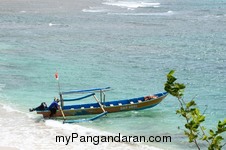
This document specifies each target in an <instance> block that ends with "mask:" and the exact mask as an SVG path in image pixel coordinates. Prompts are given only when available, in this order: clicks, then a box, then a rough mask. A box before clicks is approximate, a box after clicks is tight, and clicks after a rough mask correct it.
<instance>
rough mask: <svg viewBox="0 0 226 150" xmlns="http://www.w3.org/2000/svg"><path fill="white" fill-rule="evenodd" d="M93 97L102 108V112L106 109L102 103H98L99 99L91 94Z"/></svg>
mask: <svg viewBox="0 0 226 150" xmlns="http://www.w3.org/2000/svg"><path fill="white" fill-rule="evenodd" d="M93 97H94V98H95V100H96V101H97V103H99V105H100V107H101V109H102V110H103V112H106V110H105V109H104V107H103V105H102V104H101V103H100V101H99V100H98V98H97V97H96V95H93Z"/></svg>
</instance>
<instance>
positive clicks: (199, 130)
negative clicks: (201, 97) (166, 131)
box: [165, 70, 226, 150]
mask: <svg viewBox="0 0 226 150" xmlns="http://www.w3.org/2000/svg"><path fill="white" fill-rule="evenodd" d="M174 73H175V71H174V70H171V71H170V72H169V73H168V74H167V81H166V83H165V90H166V91H167V92H168V93H169V94H171V95H172V96H174V97H176V98H177V99H178V101H179V103H180V109H178V110H176V113H177V114H180V115H181V116H182V117H184V118H185V120H186V123H185V125H184V126H185V130H184V134H185V135H186V136H187V137H188V139H189V142H190V143H195V145H196V146H197V148H198V149H200V146H199V144H198V140H202V141H206V142H207V144H208V150H221V149H222V147H223V146H224V145H225V144H226V143H225V144H222V141H223V140H224V138H223V137H222V136H221V134H222V133H223V132H226V119H225V120H224V121H219V122H218V126H217V130H216V131H213V130H209V134H206V133H205V132H204V131H205V130H206V128H205V127H204V126H201V123H203V122H204V121H205V116H204V115H203V114H201V113H200V110H199V109H198V108H197V104H196V102H195V100H191V101H189V102H187V103H186V102H185V101H184V100H183V98H182V96H183V93H184V89H185V85H184V84H181V83H175V81H176V80H177V78H175V77H174V76H173V75H174Z"/></svg>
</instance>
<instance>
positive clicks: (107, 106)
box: [37, 87, 168, 123]
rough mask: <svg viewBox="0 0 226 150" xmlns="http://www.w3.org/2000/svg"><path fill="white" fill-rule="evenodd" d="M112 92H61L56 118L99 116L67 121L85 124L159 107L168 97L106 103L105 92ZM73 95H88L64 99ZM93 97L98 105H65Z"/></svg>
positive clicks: (165, 94) (102, 89)
mask: <svg viewBox="0 0 226 150" xmlns="http://www.w3.org/2000/svg"><path fill="white" fill-rule="evenodd" d="M108 90H110V87H106V88H93V89H87V90H73V91H68V92H60V93H59V94H60V102H61V108H62V109H60V110H58V111H57V112H56V114H55V116H54V117H64V118H66V117H69V116H78V115H92V114H98V115H97V116H95V117H93V118H89V119H85V120H84V119H83V120H72V121H70V120H68V121H65V122H67V123H75V122H83V121H92V120H95V119H98V118H100V117H102V116H104V115H105V114H107V113H115V112H122V111H130V110H142V109H147V108H151V107H154V106H156V105H158V104H159V103H160V102H161V101H162V100H163V99H164V98H165V97H166V96H167V94H168V93H167V92H162V93H157V94H154V95H148V96H143V97H137V98H131V99H124V100H113V101H108V102H106V101H105V91H108ZM72 93H80V94H84V93H88V94H87V95H85V96H82V97H78V98H63V97H64V95H67V94H72ZM96 93H99V94H100V97H99V99H100V100H99V99H98V98H97V97H96V95H95V94H96ZM91 96H93V97H94V99H95V100H96V101H97V102H96V103H88V104H77V105H64V103H65V102H69V101H77V100H82V99H85V98H88V97H91ZM37 114H42V115H43V117H44V118H46V117H49V115H50V111H49V110H43V111H37Z"/></svg>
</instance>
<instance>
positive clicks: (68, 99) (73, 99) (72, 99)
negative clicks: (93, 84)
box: [63, 93, 95, 101]
mask: <svg viewBox="0 0 226 150" xmlns="http://www.w3.org/2000/svg"><path fill="white" fill-rule="evenodd" d="M93 95H95V93H91V94H88V95H85V96H82V97H78V98H64V99H63V100H64V101H78V100H81V99H85V98H87V97H90V96H93Z"/></svg>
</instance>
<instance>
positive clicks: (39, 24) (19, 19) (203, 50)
mask: <svg viewBox="0 0 226 150" xmlns="http://www.w3.org/2000/svg"><path fill="white" fill-rule="evenodd" d="M225 24H226V3H225V2H224V1H222V0H216V1H210V0H200V1H197V2H196V1H188V0H185V1H178V0H173V1H163V0H143V1H138V0H121V1H117V0H103V1H101V0H98V1H89V0H85V1H72V0H66V1H58V0H57V1H51V0H47V1H35V0H24V1H2V2H1V5H0V103H1V105H3V106H2V107H3V109H6V112H7V113H6V116H8V117H12V115H13V114H15V113H18V112H19V113H20V115H18V116H16V117H15V118H13V119H11V120H7V118H8V117H6V118H5V119H4V117H2V118H1V120H0V122H1V126H2V127H3V128H2V130H4V134H2V136H3V135H4V137H5V138H6V139H7V140H5V141H4V143H3V142H2V143H1V144H0V145H2V146H9V145H11V144H12V143H10V142H12V141H10V138H12V137H14V135H15V134H16V133H14V132H13V133H12V132H10V131H11V128H15V130H16V132H19V133H20V134H22V136H27V135H29V136H31V137H32V136H33V133H31V132H30V130H32V131H34V130H37V132H38V133H39V136H40V137H45V141H51V142H50V144H49V143H48V142H43V141H41V142H40V141H39V137H37V136H34V140H35V141H36V142H37V143H39V145H41V144H42V143H44V144H45V145H51V146H52V147H54V145H55V144H56V143H55V142H54V133H55V132H56V133H58V131H57V130H58V129H59V126H60V129H64V128H65V126H62V125H59V124H58V123H57V122H54V123H52V122H50V124H51V125H49V124H48V123H43V122H39V123H38V125H37V120H39V119H40V116H39V117H38V116H37V115H35V114H29V113H28V108H31V107H34V106H37V105H39V103H41V102H42V101H45V102H47V103H48V104H49V103H51V101H52V99H53V97H54V96H57V93H58V86H57V81H56V80H55V78H54V74H55V72H56V70H57V71H58V73H59V81H60V86H61V90H71V89H85V88H90V87H92V88H93V87H106V86H111V87H112V88H113V90H112V91H110V92H108V93H107V96H106V98H107V99H109V100H111V99H123V98H132V97H137V96H144V95H148V94H153V93H157V92H162V91H164V83H165V81H166V74H167V73H168V72H169V71H170V70H171V69H176V76H177V77H178V80H179V81H180V82H183V83H185V84H186V86H187V88H186V92H185V99H188V100H190V99H192V98H193V97H195V99H197V103H198V105H199V106H200V109H201V110H203V111H204V110H205V107H206V105H207V106H208V108H207V110H206V116H207V118H206V125H207V126H208V127H210V128H213V127H214V126H215V124H216V123H217V121H218V120H220V119H223V118H225V116H226V96H225V91H226V88H225V85H226V78H225V77H226V48H225V47H226V42H225V41H226V26H225ZM91 101H92V100H88V101H86V102H91ZM177 108H178V102H177V101H176V100H175V99H174V98H173V97H171V96H168V97H167V98H166V99H165V100H164V101H163V102H162V103H161V104H160V105H158V106H156V107H154V108H152V109H148V110H144V111H139V112H136V111H132V112H125V113H117V114H110V115H109V116H108V117H107V118H104V119H102V120H101V121H96V122H92V123H83V124H79V125H76V128H77V130H78V128H81V129H83V127H86V128H89V129H90V130H91V129H93V130H94V131H95V132H97V131H98V132H100V131H101V132H109V133H112V134H117V133H121V134H125V135H145V136H150V135H171V136H172V142H171V143H160V144H159V143H144V144H143V145H145V146H146V145H147V146H150V145H153V146H155V147H159V148H163V149H182V148H183V149H194V147H193V146H192V144H188V143H187V142H186V139H185V138H184V136H183V130H178V126H180V128H183V120H182V118H181V117H178V116H177V115H176V114H175V110H176V109H177ZM3 113H4V111H3V112H2V114H1V115H3ZM25 116H26V117H25ZM14 119H15V120H14ZM27 120H28V121H27ZM7 122H8V123H7ZM14 123H15V124H16V126H12V127H11V125H12V124H14ZM18 123H19V126H18ZM27 123H29V126H27V125H26V124H27ZM53 124H55V125H56V124H57V125H58V127H55V125H53ZM57 125H56V126H57ZM21 126H22V127H24V128H25V129H24V130H22V131H21V128H19V127H21ZM36 126H41V127H40V128H41V129H42V128H43V130H44V131H45V132H47V133H45V132H43V130H40V129H37V128H39V127H36ZM17 127H18V128H17ZM66 128H67V129H70V130H68V131H67V132H69V133H70V131H71V130H72V129H74V126H70V127H68V126H66ZM77 130H76V131H77ZM84 130H85V129H84ZM87 130H88V129H87ZM93 130H92V131H89V132H92V133H93V132H94V131H93ZM48 133H50V134H48ZM23 134H24V135H23ZM16 135H18V134H16ZM50 135H51V136H50ZM4 137H2V138H4ZM12 139H13V138H12ZM31 141H32V140H29V142H30V143H31V144H28V145H27V147H25V148H24V149H29V148H30V147H31V146H34V147H35V146H37V145H36V143H35V142H34V143H33V142H31ZM23 143H28V141H27V142H26V140H23V141H19V142H18V143H14V144H13V145H11V146H15V147H17V148H20V149H23ZM40 143H41V144H40ZM79 144H80V146H81V143H77V145H79ZM61 146H62V145H61ZM74 146H75V145H74ZM110 146H111V147H113V148H114V147H115V148H117V149H120V146H118V147H117V146H116V144H115V145H110ZM43 147H45V146H43ZM52 147H49V149H52ZM62 147H63V148H69V147H65V146H62ZM35 148H36V149H38V146H37V147H35ZM72 148H73V146H72ZM95 148H97V147H94V149H95ZM98 148H100V147H98ZM126 148H128V149H131V147H130V145H125V146H124V145H123V147H121V149H126ZM145 148H146V149H152V147H145ZM86 149H89V147H87V148H86ZM134 149H135V147H134Z"/></svg>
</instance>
